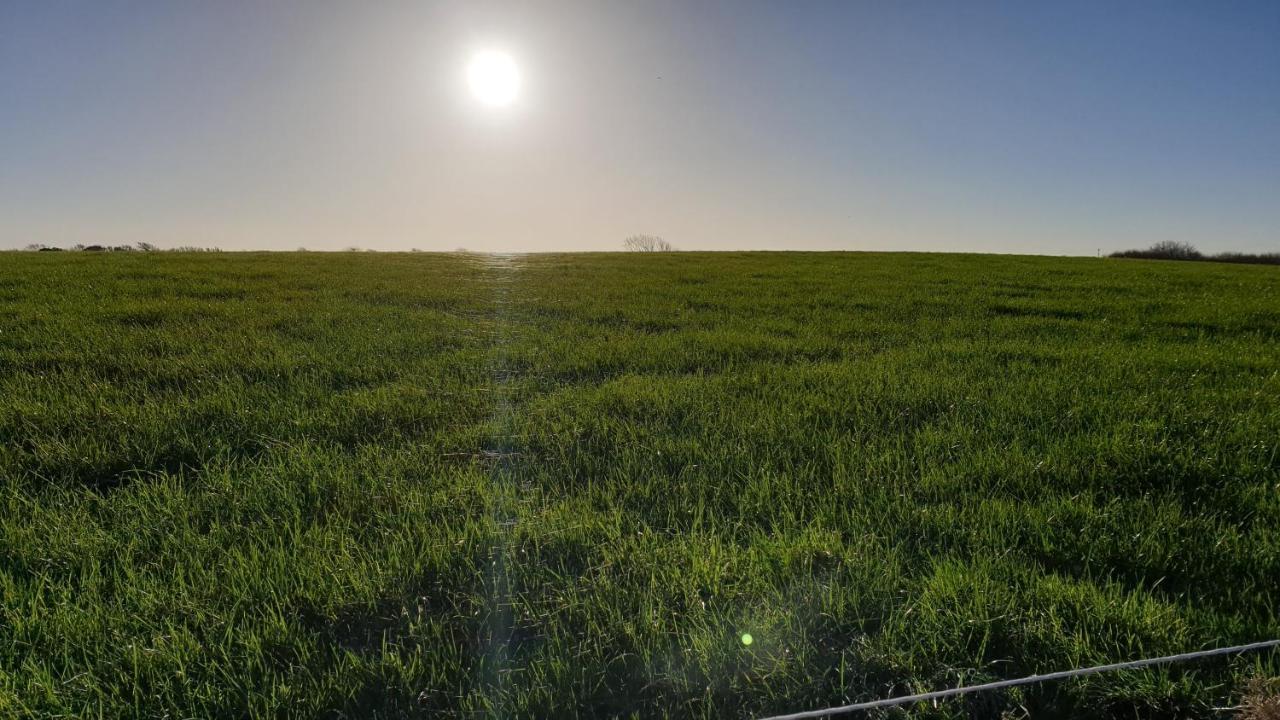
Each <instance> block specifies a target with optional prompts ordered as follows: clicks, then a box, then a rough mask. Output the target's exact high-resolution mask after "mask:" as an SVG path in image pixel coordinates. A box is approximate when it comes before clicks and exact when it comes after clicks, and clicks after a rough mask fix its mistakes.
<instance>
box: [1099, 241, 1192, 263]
mask: <svg viewBox="0 0 1280 720" xmlns="http://www.w3.org/2000/svg"><path fill="white" fill-rule="evenodd" d="M1111 257H1122V258H1143V259H1146V260H1201V259H1203V258H1204V255H1202V254H1201V253H1200V251H1199V250H1196V248H1195V246H1194V245H1191V244H1189V243H1180V242H1174V241H1173V240H1164V241H1162V242H1158V243H1156V244H1155V245H1152V246H1151V247H1149V248H1147V249H1146V250H1121V251H1120V252H1116V253H1111Z"/></svg>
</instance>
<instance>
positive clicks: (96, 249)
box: [84, 245, 107, 252]
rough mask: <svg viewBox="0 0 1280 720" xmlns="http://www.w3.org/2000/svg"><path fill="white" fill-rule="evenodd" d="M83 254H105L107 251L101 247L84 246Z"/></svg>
mask: <svg viewBox="0 0 1280 720" xmlns="http://www.w3.org/2000/svg"><path fill="white" fill-rule="evenodd" d="M84 251H85V252H106V251H107V249H106V248H105V247H103V246H101V245H85V246H84Z"/></svg>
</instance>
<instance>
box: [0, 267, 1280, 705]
mask: <svg viewBox="0 0 1280 720" xmlns="http://www.w3.org/2000/svg"><path fill="white" fill-rule="evenodd" d="M1278 605H1280V273H1278V272H1277V271H1276V269H1275V268H1270V267H1256V266H1228V265H1215V264H1200V263H1182V264H1179V263H1167V262H1157V261H1124V260H1099V259H1061V258H1030V257H996V256H977V255H968V256H966V255H917V254H786V253H778V254H773V253H751V254H699V253H679V254H654V255H616V254H598V255H539V256H527V257H513V258H502V257H486V256H467V255H458V254H452V255H431V254H367V253H362V254H354V253H344V254H313V253H308V254H303V253H288V254H284V253H282V254H203V255H185V254H167V253H162V254H141V253H135V254H111V255H95V254H84V253H79V254H68V253H63V254H34V253H22V254H19V253H7V254H4V255H0V716H7V717H27V716H35V717H55V716H59V717H67V716H70V717H104V718H114V717H154V718H161V717H168V718H212V717H255V718H257V717H402V716H407V717H418V716H421V717H449V716H456V715H461V714H465V713H470V714H472V715H473V716H481V717H488V716H493V717H498V716H501V717H554V716H582V717H603V716H615V715H619V716H638V717H705V718H715V717H750V716H757V715H761V714H768V713H771V712H784V711H795V710H802V709H809V708H813V707H821V706H826V705H833V704H840V703H846V702H852V701H855V700H860V699H874V698H879V697H885V696H890V695H894V694H906V693H908V692H911V691H918V690H929V689H939V688H945V687H950V686H954V685H957V684H963V683H971V682H981V681H985V680H992V679H997V678H1006V677H1018V676H1021V675H1025V674H1030V673H1032V672H1036V671H1052V670H1058V669H1063V668H1067V667H1073V666H1079V665H1090V664H1099V663H1105V662H1113V661H1119V660H1127V659H1133V658H1139V657H1146V656H1152V655H1161V654H1169V653H1176V652H1183V651H1189V650H1196V649H1202V648H1208V647H1214V646H1218V645H1224V644H1234V643H1237V642H1248V641H1254V640H1262V639H1269V638H1277V637H1280V609H1278ZM743 633H749V634H750V635H751V636H752V638H753V642H752V643H751V644H750V645H744V644H743V643H742V642H741V636H742V634H743ZM1256 675H1262V676H1275V675H1280V653H1270V654H1267V653H1263V654H1257V655H1251V656H1241V657H1236V658H1230V659H1217V660H1210V661H1205V662H1200V663H1196V664H1193V665H1184V666H1177V667H1173V668H1160V669H1151V670H1142V671H1131V672H1124V673H1116V674H1109V675H1099V676H1093V677H1089V678H1085V679H1081V680H1076V681H1070V682H1062V683H1055V684H1046V685H1042V686H1033V687H1029V688H1026V689H1023V690H1021V691H1011V692H1006V693H1003V694H987V695H980V696H972V697H969V698H965V699H959V700H955V701H949V702H946V703H942V704H941V705H939V706H937V707H936V708H935V707H927V708H913V709H912V715H913V716H919V717H947V718H950V717H968V716H976V717H991V718H995V717H999V716H1000V715H1001V713H1002V712H1004V711H1008V712H1009V713H1010V715H1009V717H1020V716H1021V713H1023V712H1024V711H1025V710H1029V711H1030V712H1031V714H1032V716H1034V717H1116V718H1120V717H1124V718H1131V717H1135V716H1138V717H1153V716H1161V717H1163V716H1167V717H1180V716H1192V717H1222V716H1223V715H1222V714H1221V713H1218V712H1215V711H1214V710H1213V708H1214V707H1215V706H1216V707H1222V706H1229V705H1233V704H1235V703H1236V702H1237V701H1238V699H1239V693H1240V691H1241V688H1242V687H1243V684H1244V682H1245V680H1246V679H1248V678H1249V677H1252V676H1256ZM1024 709H1025V710H1024ZM884 715H893V713H885V714H882V715H881V716H884ZM893 716H902V712H901V711H898V712H897V715H893Z"/></svg>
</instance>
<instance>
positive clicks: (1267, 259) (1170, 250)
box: [1111, 240, 1280, 265]
mask: <svg viewBox="0 0 1280 720" xmlns="http://www.w3.org/2000/svg"><path fill="white" fill-rule="evenodd" d="M1111 257H1113V258H1140V259H1144V260H1204V261H1209V262H1227V263H1249V264H1255V265H1280V253H1261V254H1257V255H1254V254H1250V253H1235V252H1226V253H1218V254H1217V255H1205V254H1204V253H1202V252H1200V251H1199V250H1197V249H1195V246H1193V245H1190V244H1188V243H1180V242H1173V241H1172V240H1166V241H1164V242H1158V243H1156V244H1155V245H1152V246H1151V247H1149V248H1147V249H1145V250H1121V251H1120V252H1114V253H1111Z"/></svg>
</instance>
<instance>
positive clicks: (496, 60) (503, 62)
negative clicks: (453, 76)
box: [467, 50, 520, 107]
mask: <svg viewBox="0 0 1280 720" xmlns="http://www.w3.org/2000/svg"><path fill="white" fill-rule="evenodd" d="M467 83H468V84H469V85H470V86H471V94H472V95H474V96H475V97H476V99H477V100H479V101H480V102H482V103H484V104H485V105H490V106H492V107H504V106H506V105H510V104H511V103H513V102H515V99H516V95H518V94H519V93H520V69H519V68H517V67H516V61H515V60H512V59H511V56H510V55H508V54H506V53H504V52H498V51H496V50H485V51H483V52H478V53H476V54H475V55H473V56H472V57H471V63H470V64H469V65H467Z"/></svg>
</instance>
